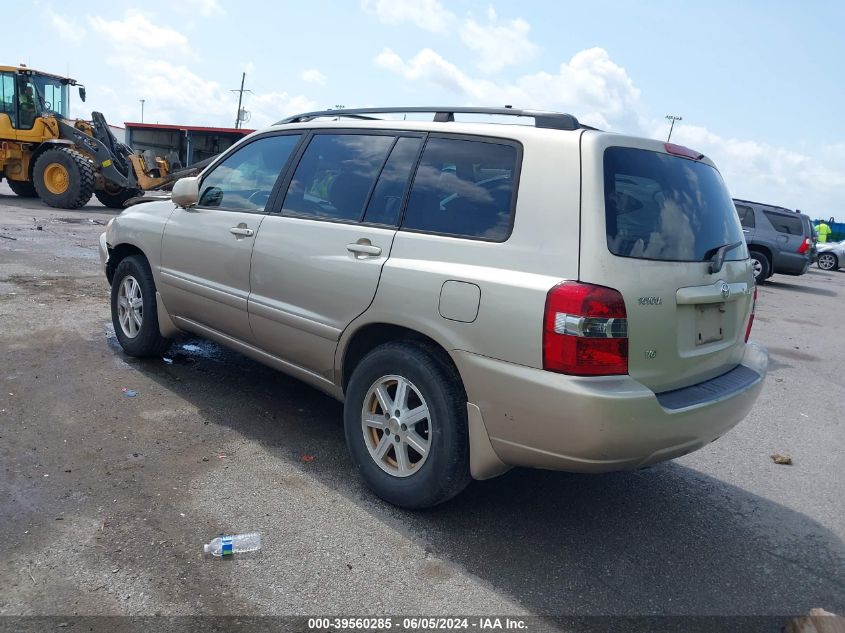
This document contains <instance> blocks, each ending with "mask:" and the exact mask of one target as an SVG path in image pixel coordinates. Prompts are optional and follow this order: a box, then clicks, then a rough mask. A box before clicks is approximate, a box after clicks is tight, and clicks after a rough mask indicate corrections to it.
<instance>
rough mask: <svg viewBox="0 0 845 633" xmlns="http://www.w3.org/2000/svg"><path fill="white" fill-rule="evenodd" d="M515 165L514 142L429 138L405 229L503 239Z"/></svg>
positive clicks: (510, 211)
mask: <svg viewBox="0 0 845 633" xmlns="http://www.w3.org/2000/svg"><path fill="white" fill-rule="evenodd" d="M516 169H517V151H516V148H515V147H514V146H513V145H504V144H498V143H488V142H482V141H469V140H461V139H445V138H431V139H429V141H428V142H427V143H426V146H425V149H424V150H423V155H422V159H421V161H420V166H419V168H418V169H417V173H416V176H415V177H414V184H413V186H412V188H411V194H410V197H409V199H408V209H407V211H406V212H405V219H404V221H403V222H402V228H404V229H411V230H416V231H426V232H431V233H441V234H445V235H454V236H460V237H473V238H481V239H486V240H491V241H504V240H505V239H507V237H508V234H509V233H510V228H511V219H512V216H513V191H514V178H515V176H516Z"/></svg>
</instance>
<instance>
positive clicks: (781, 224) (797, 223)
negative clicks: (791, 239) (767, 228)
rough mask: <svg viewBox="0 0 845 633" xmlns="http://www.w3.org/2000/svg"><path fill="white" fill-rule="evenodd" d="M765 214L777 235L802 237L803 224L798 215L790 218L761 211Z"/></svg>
mask: <svg viewBox="0 0 845 633" xmlns="http://www.w3.org/2000/svg"><path fill="white" fill-rule="evenodd" d="M763 213H765V214H766V217H767V218H768V220H769V222H771V224H772V226H773V227H774V229H775V231H777V232H778V233H786V234H787V235H804V227H803V222H802V221H801V216H800V215H795V216H794V217H793V216H790V215H786V214H783V213H773V212H772V211H763Z"/></svg>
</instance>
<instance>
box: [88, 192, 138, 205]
mask: <svg viewBox="0 0 845 633" xmlns="http://www.w3.org/2000/svg"><path fill="white" fill-rule="evenodd" d="M142 193H143V192H142V191H141V190H140V189H118V190H117V192H115V193H111V192H109V191H106V190H105V189H103V190H101V191H95V192H94V195H95V196H97V200H99V201H100V202H102V203H103V204H104V205H105V206H107V207H108V208H109V209H122V208H123V205H124V204H126V201H127V200H129V199H130V198H136V197H138V196H140V195H141V194H142Z"/></svg>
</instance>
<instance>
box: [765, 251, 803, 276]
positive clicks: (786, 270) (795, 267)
mask: <svg viewBox="0 0 845 633" xmlns="http://www.w3.org/2000/svg"><path fill="white" fill-rule="evenodd" d="M811 263H812V256H808V255H799V254H798V253H784V252H781V253H780V254H779V255H776V256H775V261H774V265H773V267H774V272H776V273H779V274H782V275H803V274H804V273H806V272H807V270H808V269H809V268H810V264H811Z"/></svg>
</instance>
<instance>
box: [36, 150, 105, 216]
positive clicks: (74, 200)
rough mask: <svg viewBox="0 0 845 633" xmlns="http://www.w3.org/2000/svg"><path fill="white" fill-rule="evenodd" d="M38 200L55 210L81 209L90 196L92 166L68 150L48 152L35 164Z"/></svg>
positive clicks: (92, 182) (78, 154) (92, 184)
mask: <svg viewBox="0 0 845 633" xmlns="http://www.w3.org/2000/svg"><path fill="white" fill-rule="evenodd" d="M33 181H34V183H35V190H36V191H37V192H38V197H39V198H41V200H43V201H44V202H45V203H46V204H48V205H50V206H51V207H56V208H58V209H78V208H79V207H83V206H85V205H86V204H87V203H88V201H89V200H90V199H91V195H92V194H93V193H94V165H93V164H92V163H91V161H90V160H88V159H87V158H85V156H83V155H82V154H80V153H79V152H78V151H77V150H75V149H73V148H72V147H57V148H54V149H48V150H47V151H46V152H44V153H43V154H41V155H40V156H39V157H38V158H37V159H36V161H35V168H34V169H33Z"/></svg>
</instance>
